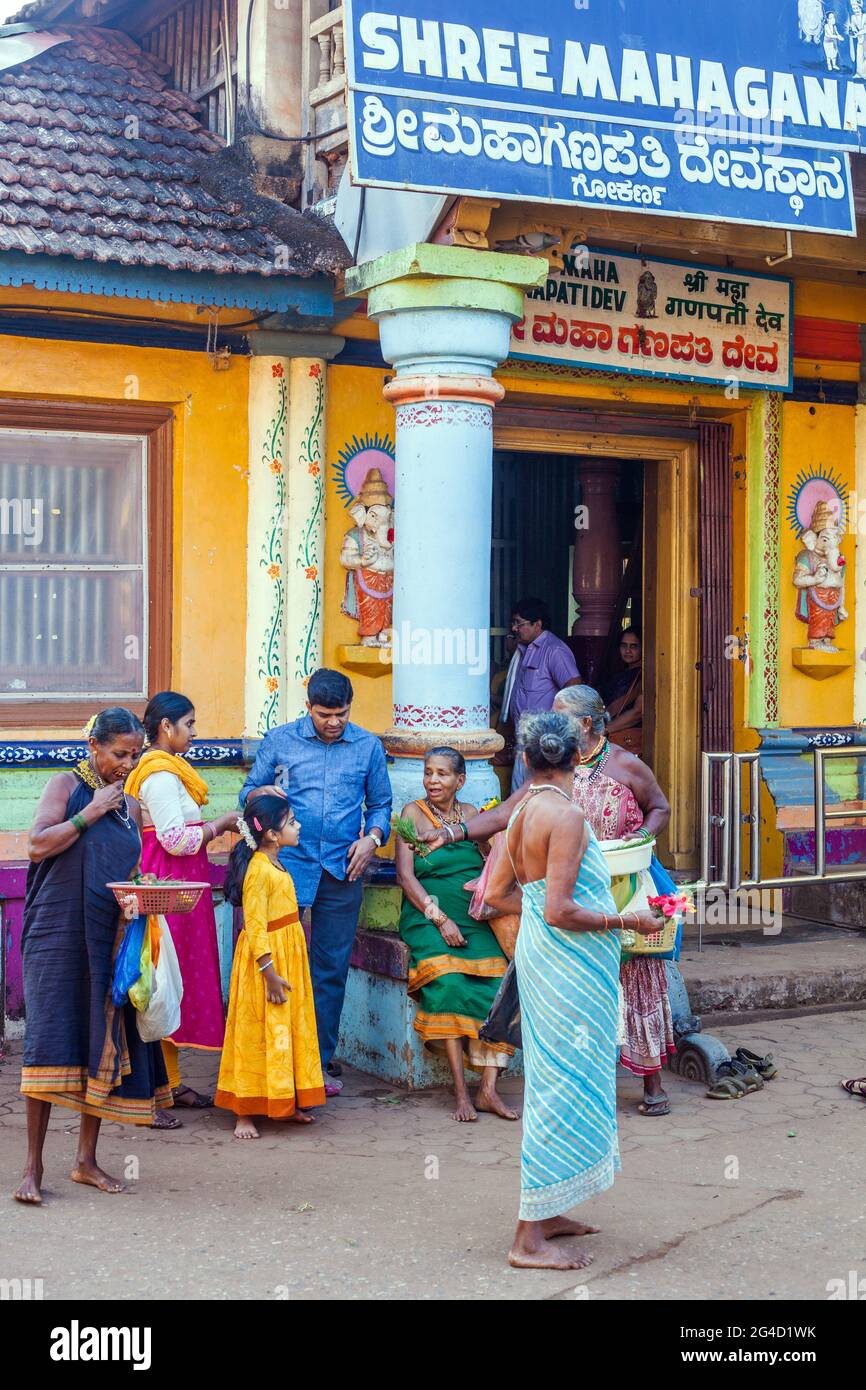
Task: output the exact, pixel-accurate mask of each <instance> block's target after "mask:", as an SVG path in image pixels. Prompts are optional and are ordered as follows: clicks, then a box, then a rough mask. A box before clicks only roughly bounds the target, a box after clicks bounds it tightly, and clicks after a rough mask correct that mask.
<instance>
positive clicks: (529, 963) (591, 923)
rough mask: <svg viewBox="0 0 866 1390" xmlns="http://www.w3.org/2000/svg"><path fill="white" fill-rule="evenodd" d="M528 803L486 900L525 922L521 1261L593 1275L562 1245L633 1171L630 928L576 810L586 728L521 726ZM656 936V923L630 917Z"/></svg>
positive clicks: (562, 721) (584, 1260)
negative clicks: (627, 1043) (625, 1150)
mask: <svg viewBox="0 0 866 1390" xmlns="http://www.w3.org/2000/svg"><path fill="white" fill-rule="evenodd" d="M519 740H520V742H519V746H520V748H521V749H522V752H523V755H524V757H525V760H526V764H527V767H528V768H529V782H530V785H529V787H528V794H527V797H526V799H525V800H524V801H522V802H521V803H520V805H519V806H518V807H517V809H516V810H515V811H514V813H513V815H512V817H511V821H510V824H509V828H508V832H507V845H508V851H509V856H510V861H511V862H510V863H509V860H508V858H504V859H503V860H502V861H501V863H500V865H499V866H498V867H497V870H496V872H495V873H494V877H493V879H492V882H491V884H490V885H489V888H488V892H487V895H486V901H487V902H488V903H489V904H490V906H492V907H495V908H496V910H497V911H503V912H506V911H511V912H513V911H516V910H517V905H518V901H519V899H518V894H519V892H520V885H522V905H521V919H520V931H519V933H518V937H517V950H516V952H515V957H514V961H515V966H516V969H517V983H518V989H519V992H520V1008H521V1016H522V1032H523V1059H524V1067H525V1072H526V1089H525V1096H524V1113H523V1146H522V1150H521V1156H520V1212H519V1220H518V1223H517V1233H516V1235H515V1238H514V1243H513V1245H512V1248H511V1251H510V1253H509V1257H508V1258H509V1261H510V1262H511V1264H512V1265H515V1266H517V1267H518V1268H521V1269H583V1268H584V1267H585V1266H586V1265H588V1264H589V1263H590V1260H591V1256H589V1255H586V1254H584V1253H582V1252H577V1251H572V1252H567V1251H563V1250H561V1249H558V1248H557V1247H556V1246H555V1245H554V1244H553V1243H552V1241H553V1239H554V1238H555V1237H557V1236H583V1235H590V1234H593V1233H594V1232H595V1231H596V1229H597V1228H595V1227H592V1226H585V1225H583V1224H582V1223H579V1222H576V1221H570V1220H567V1219H566V1218H565V1217H564V1216H563V1213H564V1212H566V1211H568V1210H569V1208H570V1207H573V1206H575V1205H576V1204H577V1203H578V1202H583V1201H585V1200H586V1199H587V1198H588V1197H592V1196H594V1195H595V1194H596V1193H598V1192H603V1191H604V1190H605V1189H606V1188H608V1187H610V1186H611V1185H612V1183H613V1181H614V1177H615V1175H616V1173H617V1172H618V1171H619V1167H620V1160H619V1144H618V1140H617V1128H616V1053H617V1048H616V1036H617V1017H618V1007H619V1005H618V988H617V986H618V981H619V960H620V941H619V935H618V929H619V928H621V927H622V926H623V925H625V921H624V918H623V916H621V915H620V914H618V913H617V910H616V907H615V905H614V901H613V898H612V897H611V893H610V874H609V873H608V870H607V866H606V864H605V861H604V857H603V855H602V853H601V850H600V849H599V846H598V841H597V840H596V838H595V836H594V835H593V833H592V831H591V830H590V829H589V827H588V826H587V824H586V821H585V820H584V817H583V815H582V813H581V812H580V811H579V810H578V809H577V807H576V806H575V805H573V803H572V801H571V782H572V775H573V765H574V760H575V756H576V754H577V737H576V732H575V728H574V723H573V721H572V720H570V719H569V718H568V717H567V715H563V714H554V713H552V712H546V713H542V714H533V715H526V716H524V718H523V719H522V720H521V723H520V732H519ZM626 919H627V925H628V926H629V927H630V928H633V929H634V930H637V931H640V932H642V933H644V934H649V933H650V932H653V931H656V930H658V923H657V921H656V919H655V918H654V917H653V916H652V914H651V913H649V912H633V913H627V914H626Z"/></svg>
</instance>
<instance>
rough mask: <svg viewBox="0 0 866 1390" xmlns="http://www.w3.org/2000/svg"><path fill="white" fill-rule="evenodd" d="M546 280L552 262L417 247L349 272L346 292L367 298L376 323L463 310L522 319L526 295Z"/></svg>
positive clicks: (456, 248) (496, 253)
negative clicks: (394, 315) (400, 314)
mask: <svg viewBox="0 0 866 1390" xmlns="http://www.w3.org/2000/svg"><path fill="white" fill-rule="evenodd" d="M546 278H547V261H546V260H543V259H542V258H541V257H540V256H510V255H506V254H505V253H503V252H500V251H470V250H469V249H468V248H466V247H462V246H435V245H433V244H432V243H430V242H417V243H415V244H414V245H412V246H403V247H401V248H400V250H399V251H389V252H388V254H387V255H385V256H377V258H376V259H375V260H373V261H366V262H364V264H363V265H359V266H352V267H351V269H350V270H347V271H346V291H347V293H348V294H350V295H358V294H366V295H367V296H368V301H369V309H368V311H369V313H370V315H371V316H373V317H375V316H376V315H378V314H380V313H386V312H388V311H389V310H393V309H410V308H427V309H433V308H451V307H457V306H459V307H462V308H467V309H494V310H495V309H498V310H499V311H500V312H505V313H511V314H514V315H515V317H516V318H518V319H520V318H522V317H523V296H524V295H525V293H526V291H527V290H528V289H532V288H533V287H534V286H535V285H543V284H544V282H545V280H546ZM509 291H510V293H509ZM458 295H462V296H463V297H462V298H458V297H457V296H458Z"/></svg>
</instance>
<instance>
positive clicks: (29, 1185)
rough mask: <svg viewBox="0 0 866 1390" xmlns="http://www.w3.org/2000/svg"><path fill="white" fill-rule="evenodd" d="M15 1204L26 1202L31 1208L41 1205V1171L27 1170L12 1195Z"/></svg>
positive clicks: (39, 1169)
mask: <svg viewBox="0 0 866 1390" xmlns="http://www.w3.org/2000/svg"><path fill="white" fill-rule="evenodd" d="M12 1196H13V1197H14V1198H15V1201H16V1202H27V1203H28V1204H29V1205H30V1206H32V1207H38V1206H41V1204H42V1169H41V1167H40V1168H28V1169H27V1170H26V1171H25V1173H24V1177H23V1178H22V1179H21V1181H20V1183H19V1184H18V1186H17V1187H16V1189H15V1191H14V1192H13V1193H12Z"/></svg>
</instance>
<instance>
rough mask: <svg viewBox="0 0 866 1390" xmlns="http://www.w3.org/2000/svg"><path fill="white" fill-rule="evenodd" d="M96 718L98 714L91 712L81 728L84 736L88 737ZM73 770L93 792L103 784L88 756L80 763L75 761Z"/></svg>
mask: <svg viewBox="0 0 866 1390" xmlns="http://www.w3.org/2000/svg"><path fill="white" fill-rule="evenodd" d="M98 718H99V715H98V714H91V716H90V718H89V719H88V721H87V723H86V724H85V726H84V728H83V729H82V730H81V732H82V734H83V735H84V737H85V738H90V735H91V734H92V733H93V727H94V725H95V723H96V721H97V719H98ZM73 772H75V774H76V775H77V776H78V777H80V778H81V781H82V782H83V783H84V785H85V786H86V787H89V788H90V790H91V791H93V792H97V791H99V789H100V788H101V787H104V786H105V783H104V782H103V780H102V778H101V777H100V775H99V773H98V772H96V771H95V769H94V767H93V764H92V763H91V761H90V758H89V757H87V758H82V759H81V762H80V763H76V764H75V767H74V768H73Z"/></svg>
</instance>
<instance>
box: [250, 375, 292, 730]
mask: <svg viewBox="0 0 866 1390" xmlns="http://www.w3.org/2000/svg"><path fill="white" fill-rule="evenodd" d="M271 373H272V375H273V378H274V383H275V386H276V399H275V403H274V413H273V415H272V416H271V418H270V420H269V421H268V425H267V428H266V430H265V437H264V440H263V442H262V454H261V466H262V467H263V468H264V469H266V470H267V471H268V472H269V473H270V474H271V475H272V477H273V479H274V501H273V506H272V508H271V512H270V516H269V517H268V524H267V528H266V530H265V535H264V539H263V541H262V544H261V549H260V551H259V566H260V568H261V569H263V570H264V571H265V573H266V574H267V576H268V578H269V579H270V580H271V582H272V584H273V586H274V587H273V598H272V600H271V603H270V607H269V616H268V619H267V625H266V628H265V635H264V637H263V638H262V644H261V647H260V649H259V660H258V676H259V679H260V681H261V682H262V684H263V686H264V692H265V698H264V701H263V703H262V707H261V710H260V712H259V717H258V722H257V726H256V732H257V733H258V734H266V733H267V731H268V729H270V728H272V727H273V726H274V725H275V724H276V723H277V711H278V708H279V699H280V696H279V689H280V680H281V678H282V674H283V673H282V668H281V660H280V649H281V646H282V643H281V637H282V633H283V606H284V592H283V523H284V517H285V508H286V485H285V477H284V471H283V448H284V445H285V437H286V406H287V394H286V381H285V373H284V370H283V365H282V363H281V362H275V363H274V364H273V366H272V367H271Z"/></svg>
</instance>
